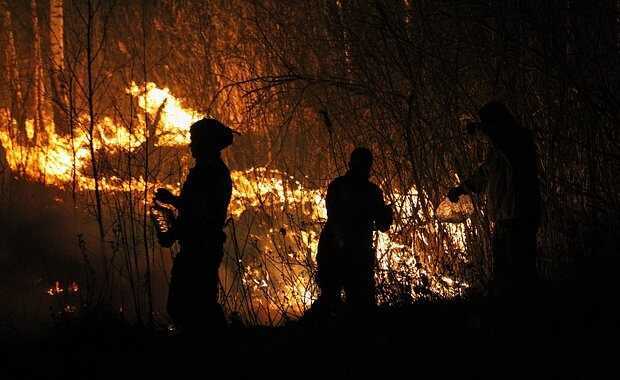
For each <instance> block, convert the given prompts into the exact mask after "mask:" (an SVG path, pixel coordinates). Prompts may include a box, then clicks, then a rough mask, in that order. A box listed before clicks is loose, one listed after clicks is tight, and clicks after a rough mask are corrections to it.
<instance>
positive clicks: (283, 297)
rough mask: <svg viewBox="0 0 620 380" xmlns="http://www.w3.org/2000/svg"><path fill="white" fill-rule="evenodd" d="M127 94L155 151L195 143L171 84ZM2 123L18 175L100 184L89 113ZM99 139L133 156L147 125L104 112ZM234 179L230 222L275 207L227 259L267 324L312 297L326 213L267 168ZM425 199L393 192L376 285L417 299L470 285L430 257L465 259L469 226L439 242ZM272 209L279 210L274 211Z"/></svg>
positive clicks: (110, 181)
mask: <svg viewBox="0 0 620 380" xmlns="http://www.w3.org/2000/svg"><path fill="white" fill-rule="evenodd" d="M126 91H127V93H128V94H130V95H131V96H133V97H135V98H136V100H137V104H138V106H139V107H140V108H142V110H146V111H147V113H148V114H150V115H151V117H152V118H153V120H158V122H157V125H156V129H155V131H154V134H155V135H154V136H148V137H149V139H150V141H151V142H152V143H153V146H154V147H155V148H157V147H179V148H183V147H185V146H186V145H187V144H188V143H189V126H190V124H191V123H192V122H194V121H196V120H198V119H199V118H200V116H199V114H198V112H196V111H194V110H191V109H189V108H186V107H183V105H182V104H181V102H180V101H179V100H178V99H176V98H175V97H174V96H173V95H172V94H171V93H170V91H169V90H168V89H167V88H164V89H161V88H158V87H157V86H156V85H155V84H154V83H148V84H147V85H146V88H144V87H140V86H138V85H136V84H135V83H132V84H131V85H130V86H129V88H128V89H127V90H126ZM0 123H1V125H2V126H1V127H0V144H2V146H3V147H4V150H5V152H6V161H7V162H8V165H9V166H10V168H11V170H12V171H13V172H15V173H21V174H23V175H24V176H25V177H27V178H29V179H32V180H36V181H39V182H43V183H45V184H48V185H51V186H56V187H58V188H68V187H71V186H72V184H73V183H74V182H73V181H75V185H76V187H77V189H78V190H80V191H92V190H94V189H95V181H94V179H93V178H92V176H91V175H89V174H88V173H91V172H90V170H91V161H90V157H91V153H90V146H89V143H90V138H91V136H90V135H89V133H87V131H88V125H89V120H88V117H87V116H86V115H80V116H78V118H77V120H76V126H77V127H76V128H75V130H74V133H73V137H71V136H61V135H59V134H57V133H56V131H55V127H54V123H53V122H52V121H51V118H49V117H48V118H46V121H45V131H43V132H39V133H35V132H34V123H33V121H32V120H28V121H26V131H27V133H26V134H25V136H21V137H18V136H17V133H15V132H14V131H15V130H16V129H17V123H16V122H15V121H14V120H13V119H12V118H11V117H10V115H9V113H8V112H7V111H6V110H1V109H0ZM93 136H94V141H93V147H94V150H95V151H100V150H103V151H106V152H119V151H120V152H134V151H136V150H137V149H140V148H141V146H143V145H144V144H145V142H146V140H147V131H146V125H145V123H144V120H143V119H141V118H138V119H137V120H136V123H135V125H134V126H133V127H132V129H131V130H129V129H128V128H126V127H125V126H122V125H120V123H118V122H116V121H115V120H113V119H112V118H109V117H103V118H101V119H100V121H99V122H98V123H97V124H96V125H95V130H94V133H93ZM231 175H232V179H233V183H234V190H233V195H232V200H231V204H230V208H229V212H230V215H231V216H232V217H233V220H235V221H239V222H240V221H241V220H243V218H244V214H245V213H246V212H247V213H258V212H261V211H260V210H262V212H265V213H270V218H271V220H272V222H271V223H272V224H271V226H270V227H267V228H263V229H262V230H261V232H260V233H252V231H251V228H249V229H248V231H249V232H248V236H247V237H248V239H247V240H248V241H250V244H253V246H254V248H255V250H256V252H258V253H259V255H255V257H254V259H251V260H250V259H248V258H246V257H231V261H232V262H235V263H236V265H237V266H238V268H237V269H238V270H240V271H241V272H242V276H241V282H242V284H243V286H245V287H246V289H247V292H248V293H249V294H250V297H252V304H253V306H254V307H257V308H259V309H262V310H263V311H262V312H261V313H262V314H269V315H270V316H269V319H270V320H271V319H272V317H271V315H272V314H273V313H279V314H288V315H294V316H298V315H300V314H301V313H303V311H304V310H306V309H307V308H308V307H309V306H310V305H311V303H312V302H313V300H314V299H316V293H317V290H316V285H315V284H314V281H313V273H314V268H315V266H316V251H317V246H318V236H319V233H320V228H321V226H322V224H323V223H324V221H325V219H326V210H325V199H324V193H323V190H322V189H321V190H317V189H309V188H306V187H304V186H303V185H302V183H301V182H300V181H298V180H296V179H295V178H293V177H292V176H290V175H288V174H287V173H285V172H282V171H279V170H274V169H268V168H263V167H257V168H252V169H249V170H244V171H233V172H232V173H231ZM145 185H146V184H145V181H144V180H143V178H142V177H139V176H138V177H135V176H134V177H133V178H121V177H119V176H114V175H102V177H101V178H100V181H99V188H100V189H101V190H102V191H104V192H105V191H125V192H126V191H131V190H133V191H142V192H144V186H145ZM148 186H149V188H148V189H149V190H150V189H154V188H155V187H158V186H165V187H167V188H169V189H171V190H173V191H178V190H179V184H178V183H167V182H165V181H162V182H161V183H152V181H151V183H149V184H148ZM149 192H150V193H152V191H149ZM419 197H420V194H418V192H417V191H416V190H415V189H414V188H412V189H410V190H409V191H408V192H406V193H404V194H399V193H393V194H391V197H390V199H391V201H392V203H393V206H394V208H395V214H396V215H395V220H396V223H395V225H394V226H393V227H392V228H391V229H390V231H388V233H381V232H378V233H377V234H376V239H375V241H376V247H377V261H378V271H377V274H376V280H377V283H378V284H379V288H380V289H391V288H394V287H398V288H400V289H401V292H402V288H403V286H404V287H405V290H404V291H405V293H407V294H408V296H410V298H411V299H416V298H418V297H420V295H421V293H420V286H419V284H420V283H423V284H425V286H426V289H427V290H428V291H430V292H431V293H433V294H436V295H439V296H441V297H454V296H456V295H458V294H460V292H461V291H462V290H463V289H464V288H466V287H467V284H465V283H462V282H459V281H457V280H455V279H453V278H451V277H448V276H446V275H445V274H442V273H439V272H438V271H437V270H436V269H434V268H433V266H432V265H430V263H432V261H433V259H432V258H433V255H436V254H438V253H441V254H454V252H460V253H461V255H462V256H463V257H464V253H465V248H466V241H465V233H464V231H465V226H464V225H463V224H449V225H443V226H442V229H443V230H445V231H447V233H448V237H447V239H446V238H445V237H444V239H443V240H442V241H443V243H442V244H441V245H437V244H436V243H435V242H433V241H432V240H433V239H432V238H433V236H436V235H437V234H438V231H439V229H440V223H439V222H437V218H436V217H435V215H434V210H427V212H426V213H424V212H423V210H422V209H421V204H420V203H419ZM267 210H271V211H267ZM273 210H275V212H276V213H279V215H280V216H279V217H273V215H272V211H273ZM425 215H426V216H425ZM429 216H430V218H429ZM413 218H417V219H419V220H426V222H424V223H423V225H422V226H420V228H414V229H413V230H412V229H411V228H409V229H405V228H403V226H404V225H405V224H406V223H405V221H408V220H412V219H413ZM438 240H439V239H438ZM437 251H441V252H437ZM229 255H231V254H230V253H229ZM256 256H258V257H256ZM56 290H58V289H56ZM53 291H55V290H53ZM387 293H389V292H387ZM387 293H386V292H383V293H382V292H381V290H380V291H379V302H388V303H389V302H392V301H393V299H394V296H393V295H391V296H389V295H386V294H387ZM382 294H383V295H382Z"/></svg>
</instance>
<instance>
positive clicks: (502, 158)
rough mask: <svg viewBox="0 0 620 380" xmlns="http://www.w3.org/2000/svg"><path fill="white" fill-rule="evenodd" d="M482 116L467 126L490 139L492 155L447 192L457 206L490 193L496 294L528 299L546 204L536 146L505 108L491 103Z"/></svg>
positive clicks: (488, 206)
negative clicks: (463, 198) (471, 195)
mask: <svg viewBox="0 0 620 380" xmlns="http://www.w3.org/2000/svg"><path fill="white" fill-rule="evenodd" d="M478 116H479V118H480V121H479V122H475V123H470V124H468V126H467V130H468V132H469V133H470V134H476V133H481V134H482V135H483V136H485V137H486V138H487V139H488V140H489V141H490V143H491V146H492V148H491V151H490V153H489V155H488V157H487V159H486V161H485V162H484V163H483V164H482V165H480V167H478V169H477V170H476V171H475V172H474V173H473V175H472V176H471V177H469V178H468V179H466V180H465V181H463V182H462V183H461V184H460V185H459V186H457V187H455V188H452V189H451V190H450V191H449V192H448V198H449V199H450V200H451V201H453V202H456V201H458V197H459V196H460V195H461V194H468V193H485V194H486V197H487V213H488V215H489V217H490V220H491V221H492V222H494V225H495V230H494V233H493V239H492V249H493V280H492V282H491V292H492V295H493V296H495V297H499V298H503V299H511V298H512V297H514V296H517V295H522V296H527V294H528V293H529V294H531V291H532V290H533V286H535V283H536V277H537V274H536V233H537V230H538V226H539V219H540V208H541V200H540V191H539V183H538V176H537V155H536V146H535V145H534V139H533V136H532V133H531V132H530V131H529V130H527V129H525V128H522V127H520V126H519V125H518V124H517V122H516V120H515V118H514V116H513V115H512V114H511V113H510V111H509V110H508V108H507V107H506V106H505V105H504V104H502V103H500V102H495V101H494V102H489V103H487V104H486V105H484V106H483V107H482V108H481V109H480V110H479V112H478Z"/></svg>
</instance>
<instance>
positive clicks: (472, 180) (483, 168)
mask: <svg viewBox="0 0 620 380" xmlns="http://www.w3.org/2000/svg"><path fill="white" fill-rule="evenodd" d="M492 160H493V157H489V158H487V160H486V161H485V162H483V163H482V165H480V166H479V167H478V168H477V169H476V171H475V172H474V173H473V174H472V175H471V176H470V177H469V178H467V179H466V180H465V181H463V182H462V183H461V186H462V188H463V190H464V192H465V193H481V192H483V191H484V189H485V187H486V184H487V182H488V181H489V174H490V171H491V165H492Z"/></svg>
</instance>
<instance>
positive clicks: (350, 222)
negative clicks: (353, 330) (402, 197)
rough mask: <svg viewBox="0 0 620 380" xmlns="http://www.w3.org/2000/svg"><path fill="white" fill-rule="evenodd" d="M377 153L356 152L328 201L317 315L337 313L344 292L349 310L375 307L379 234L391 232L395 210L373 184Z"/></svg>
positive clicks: (320, 249)
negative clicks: (375, 246)
mask: <svg viewBox="0 0 620 380" xmlns="http://www.w3.org/2000/svg"><path fill="white" fill-rule="evenodd" d="M372 161H373V157H372V153H371V152H370V150H368V149H366V148H362V147H360V148H356V149H355V150H354V151H353V152H352V153H351V159H350V161H349V170H348V171H347V173H346V174H345V175H343V176H340V177H338V178H336V179H334V180H333V181H332V182H331V183H330V184H329V186H328V189H327V196H326V206H327V222H326V223H325V226H324V228H323V230H322V231H321V236H320V238H319V246H318V253H317V264H318V268H317V269H318V270H317V282H318V285H319V289H320V295H319V298H318V300H317V303H316V304H315V306H314V310H317V309H318V310H320V311H321V312H328V313H329V312H332V311H334V310H335V309H334V307H335V306H336V305H337V304H339V303H340V301H341V300H340V293H341V291H342V290H343V289H344V292H345V295H346V301H347V305H348V306H349V310H351V311H353V312H356V313H361V314H364V313H366V312H367V311H369V310H371V309H372V308H373V307H374V306H375V304H376V300H375V285H374V268H375V261H376V257H375V251H374V249H373V231H374V230H377V229H378V230H380V231H384V232H385V231H387V230H388V229H389V227H390V225H391V224H392V209H391V207H390V206H388V205H386V204H385V202H384V200H383V192H382V191H381V189H380V188H379V187H378V186H377V185H375V184H374V183H372V182H371V181H369V177H370V173H371V168H372Z"/></svg>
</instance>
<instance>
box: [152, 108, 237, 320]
mask: <svg viewBox="0 0 620 380" xmlns="http://www.w3.org/2000/svg"><path fill="white" fill-rule="evenodd" d="M190 137H191V140H190V144H189V147H190V150H191V153H192V156H193V158H194V159H195V160H196V165H195V166H194V167H193V168H192V169H191V170H190V172H189V174H188V176H187V178H186V180H185V183H184V184H183V187H182V189H181V195H180V196H175V195H173V194H172V193H171V192H170V191H168V190H166V189H158V190H157V192H156V194H155V199H156V200H157V201H159V202H161V203H165V204H169V205H172V206H173V207H175V208H176V209H177V210H178V216H177V218H176V220H175V221H174V222H173V224H172V227H171V229H170V231H169V235H170V240H171V241H174V240H178V241H179V242H180V245H181V250H180V252H179V254H178V255H177V256H176V257H175V259H174V264H173V267H172V273H171V279H170V290H169V294H168V313H169V315H170V317H171V318H172V320H173V321H174V323H175V325H176V326H178V327H179V328H181V329H182V330H185V331H189V332H201V331H216V330H217V329H218V328H222V327H225V325H226V320H225V317H224V313H223V311H222V307H221V306H220V305H219V303H218V302H217V294H218V284H219V281H218V268H219V266H220V263H221V261H222V258H223V255H224V251H223V245H224V241H225V240H226V235H225V234H224V232H223V228H224V224H225V221H226V216H227V211H228V204H229V202H230V197H231V193H232V181H231V178H230V171H229V170H228V167H227V166H226V164H225V163H224V161H222V158H221V155H220V151H221V150H222V149H224V148H226V147H227V146H229V145H231V144H232V142H233V133H232V130H231V129H229V128H228V127H226V126H224V125H223V124H222V123H220V122H219V121H217V120H215V119H202V120H199V121H197V122H195V123H194V124H192V125H191V127H190Z"/></svg>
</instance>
